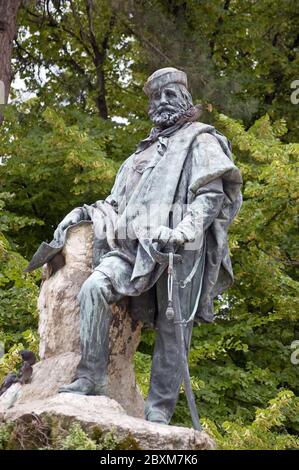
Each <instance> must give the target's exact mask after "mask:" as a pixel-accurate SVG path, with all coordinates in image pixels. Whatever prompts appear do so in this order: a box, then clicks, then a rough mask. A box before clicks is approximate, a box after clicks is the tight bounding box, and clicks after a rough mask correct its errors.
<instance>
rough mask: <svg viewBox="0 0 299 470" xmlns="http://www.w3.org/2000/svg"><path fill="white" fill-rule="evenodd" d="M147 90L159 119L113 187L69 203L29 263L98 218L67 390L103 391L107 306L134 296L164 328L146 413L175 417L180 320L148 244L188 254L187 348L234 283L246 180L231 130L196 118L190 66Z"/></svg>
mask: <svg viewBox="0 0 299 470" xmlns="http://www.w3.org/2000/svg"><path fill="white" fill-rule="evenodd" d="M144 91H145V93H146V94H147V96H148V97H149V116H150V118H151V120H152V121H153V123H154V126H155V127H154V128H153V129H152V131H151V132H150V134H149V136H148V137H147V138H146V139H144V140H142V141H141V142H140V144H139V146H138V148H137V149H136V151H135V152H134V153H133V155H131V156H130V157H129V158H128V159H127V160H126V161H125V162H124V163H123V164H122V165H121V167H120V169H119V171H118V173H117V176H116V179H115V184H114V186H113V188H112V191H111V194H110V195H109V196H108V197H107V198H106V199H105V200H101V201H97V202H95V203H94V204H92V205H86V204H85V205H83V206H82V207H78V208H76V209H74V210H72V211H71V212H70V213H69V214H68V215H67V216H66V217H65V218H64V219H63V220H62V222H61V223H60V224H59V225H58V227H57V229H56V231H55V233H54V239H53V241H52V242H51V243H50V245H48V251H47V250H46V251H43V249H44V248H45V246H44V247H43V248H42V247H40V249H39V250H38V251H37V253H36V254H35V256H34V257H33V259H32V261H31V263H30V265H29V267H28V269H27V270H31V269H35V268H36V267H38V266H41V265H42V264H43V263H44V262H46V261H49V260H50V259H51V257H52V258H53V256H54V255H55V254H56V253H58V252H59V251H60V250H61V249H62V247H63V245H64V241H65V236H66V232H67V229H68V227H70V226H72V225H76V224H78V223H80V222H81V221H84V220H90V221H92V222H93V230H94V247H93V268H94V269H93V272H92V274H91V275H90V276H89V278H88V279H87V280H86V281H85V282H84V284H83V286H82V288H81V290H80V293H79V295H78V299H79V302H80V314H81V317H80V339H81V350H82V356H81V361H80V363H79V365H78V368H77V373H76V377H75V379H74V381H73V382H72V383H71V384H69V385H65V386H63V387H61V389H60V391H61V392H70V393H79V394H86V395H93V394H104V393H105V387H106V378H107V364H108V359H109V350H108V339H109V338H108V332H109V327H110V324H111V321H112V313H111V307H110V305H111V304H112V303H115V302H117V301H119V300H120V299H121V298H122V297H124V296H128V297H129V299H130V312H131V314H132V315H133V316H134V317H135V318H138V319H141V320H142V321H143V322H145V323H148V324H151V325H154V327H155V329H156V331H157V336H156V342H155V349H154V354H153V360H152V371H151V380H150V389H149V394H148V397H147V400H146V407H145V416H146V419H147V420H149V421H154V422H160V423H168V422H169V421H170V419H171V416H172V414H173V411H174V408H175V404H176V401H177V397H178V393H179V388H180V385H181V382H182V370H181V368H180V367H179V357H178V354H179V352H178V347H177V344H176V340H175V334H174V322H173V321H172V320H171V319H170V318H168V317H167V316H166V315H165V311H166V309H167V305H168V294H169V289H167V270H165V266H163V265H160V264H158V263H157V262H156V260H155V259H154V258H153V257H152V255H151V253H152V252H151V250H150V247H151V246H155V248H156V249H158V250H159V251H164V252H169V251H171V250H174V251H175V252H176V253H179V254H180V255H181V257H182V263H180V264H179V265H178V266H177V267H176V269H177V272H176V275H177V277H178V278H179V280H180V289H179V303H180V307H181V312H182V317H183V319H185V320H186V321H187V320H188V322H186V323H185V327H184V336H185V347H186V350H187V351H188V349H189V346H190V340H191V332H192V326H193V323H194V321H196V320H201V321H205V322H212V321H213V320H214V314H213V299H214V298H215V297H216V296H218V295H219V294H221V293H222V292H223V291H224V290H225V289H226V288H228V287H229V286H230V285H231V283H232V281H233V273H232V267H231V262H230V257H229V251H228V244H227V230H228V227H229V225H230V223H231V222H232V220H233V218H234V217H235V215H236V214H237V212H238V210H239V208H240V205H241V201H242V198H241V192H240V188H241V184H242V179H241V175H240V172H239V170H238V169H237V167H236V166H235V165H234V163H233V161H232V157H231V148H230V144H229V142H228V140H227V139H226V137H224V136H223V135H222V134H221V133H219V132H218V131H217V130H216V129H215V128H214V127H213V126H210V125H206V124H203V123H201V122H197V118H198V115H199V109H198V107H196V106H193V103H192V97H191V95H190V93H189V92H188V86H187V77H186V74H185V73H184V72H183V71H180V70H177V69H175V68H172V67H167V68H164V69H160V70H157V71H156V72H155V73H153V74H152V75H151V76H150V77H149V78H148V80H147V82H146V84H145V86H144ZM43 245H45V244H43ZM168 287H169V286H168Z"/></svg>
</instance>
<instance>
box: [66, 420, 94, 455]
mask: <svg viewBox="0 0 299 470" xmlns="http://www.w3.org/2000/svg"><path fill="white" fill-rule="evenodd" d="M61 448H62V449H63V450H96V449H97V444H96V442H95V441H93V440H92V439H90V437H88V435H87V434H86V433H85V432H84V431H83V429H82V428H81V426H80V425H79V424H78V423H73V424H72V425H71V427H70V432H69V434H68V436H66V437H65V438H64V439H63V440H62V442H61Z"/></svg>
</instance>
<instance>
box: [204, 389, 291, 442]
mask: <svg viewBox="0 0 299 470" xmlns="http://www.w3.org/2000/svg"><path fill="white" fill-rule="evenodd" d="M298 416H299V399H298V398H296V397H294V394H293V393H292V392H289V391H284V392H280V393H279V394H278V395H277V397H276V398H274V399H273V400H270V402H269V406H268V407H267V408H258V409H257V410H256V414H255V419H254V421H253V422H252V423H251V424H250V425H247V426H244V425H241V424H238V423H237V422H230V421H225V422H224V423H223V424H222V430H223V431H224V434H222V433H221V432H219V430H218V429H217V426H215V424H214V423H212V422H211V421H209V420H206V421H205V423H204V424H205V428H206V429H207V431H208V432H209V433H210V434H211V435H212V436H213V437H214V438H215V440H216V441H217V443H218V446H219V449H223V450H238V449H243V450H287V449H299V439H298V438H297V437H295V436H293V435H290V434H289V433H288V429H287V425H286V424H287V423H286V422H287V420H288V418H290V417H291V418H293V419H294V418H296V420H297V421H298Z"/></svg>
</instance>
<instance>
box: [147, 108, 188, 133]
mask: <svg viewBox="0 0 299 470" xmlns="http://www.w3.org/2000/svg"><path fill="white" fill-rule="evenodd" d="M185 112H186V109H185V107H182V106H178V107H176V108H173V109H170V107H168V106H165V108H163V109H162V110H159V109H157V108H155V109H153V108H152V107H150V108H149V111H148V114H149V117H150V119H151V120H152V121H153V123H154V124H155V126H156V127H162V128H165V127H170V126H173V125H174V124H175V123H176V122H177V121H178V120H179V119H180V118H181V117H182V116H183V115H184V114H185Z"/></svg>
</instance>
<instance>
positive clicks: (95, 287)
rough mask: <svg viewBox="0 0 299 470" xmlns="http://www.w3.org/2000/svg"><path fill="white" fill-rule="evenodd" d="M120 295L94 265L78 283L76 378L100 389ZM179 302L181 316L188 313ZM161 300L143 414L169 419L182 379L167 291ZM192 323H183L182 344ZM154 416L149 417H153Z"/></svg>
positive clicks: (164, 278)
mask: <svg viewBox="0 0 299 470" xmlns="http://www.w3.org/2000/svg"><path fill="white" fill-rule="evenodd" d="M159 281H160V282H159V283H157V289H161V288H162V287H161V286H163V285H164V286H165V285H166V283H167V272H166V271H164V272H163V274H162V276H161V278H160V280H159ZM123 282H124V283H125V282H130V278H129V275H128V276H127V279H126V273H123ZM122 297H123V295H122V294H120V293H118V292H116V290H115V289H114V288H113V286H112V283H111V281H110V279H109V277H108V276H107V275H106V274H104V273H102V272H101V271H100V265H99V266H98V267H97V268H95V270H94V271H93V273H92V274H91V275H90V276H89V277H88V279H87V280H86V281H85V282H84V284H83V285H82V287H81V290H80V292H79V294H78V300H79V302H80V341H81V360H80V363H79V365H78V368H77V374H76V378H82V377H84V378H87V379H89V380H90V381H92V382H93V383H94V384H95V385H96V388H97V390H100V391H101V390H102V391H103V392H104V391H105V389H106V386H107V369H108V362H109V328H110V325H111V322H112V310H111V304H112V303H115V302H118V301H119V300H120V299H121V298H122ZM183 297H184V296H182V302H181V309H182V315H183V317H185V318H186V317H187V316H188V312H185V311H184V302H183V300H184V299H183ZM159 298H160V302H159V305H158V306H157V307H158V314H157V318H156V324H155V329H156V340H155V347H154V352H153V358H152V367H151V378H150V387H149V393H148V397H147V399H146V403H145V417H146V419H148V420H153V421H154V420H157V419H158V421H160V422H164V423H168V422H169V421H170V419H171V417H172V414H173V412H174V409H175V405H176V402H177V399H178V395H179V390H180V386H181V383H182V371H181V368H180V358H179V355H178V354H179V353H178V347H177V344H176V338H175V331H174V323H173V321H172V320H168V319H167V318H166V315H165V311H166V308H167V300H168V299H167V295H164V296H161V295H160V296H159ZM191 333H192V323H191V322H190V323H189V324H188V326H186V327H185V346H186V348H187V350H188V349H189V347H190V341H191ZM153 417H154V418H155V419H152V418H153Z"/></svg>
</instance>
